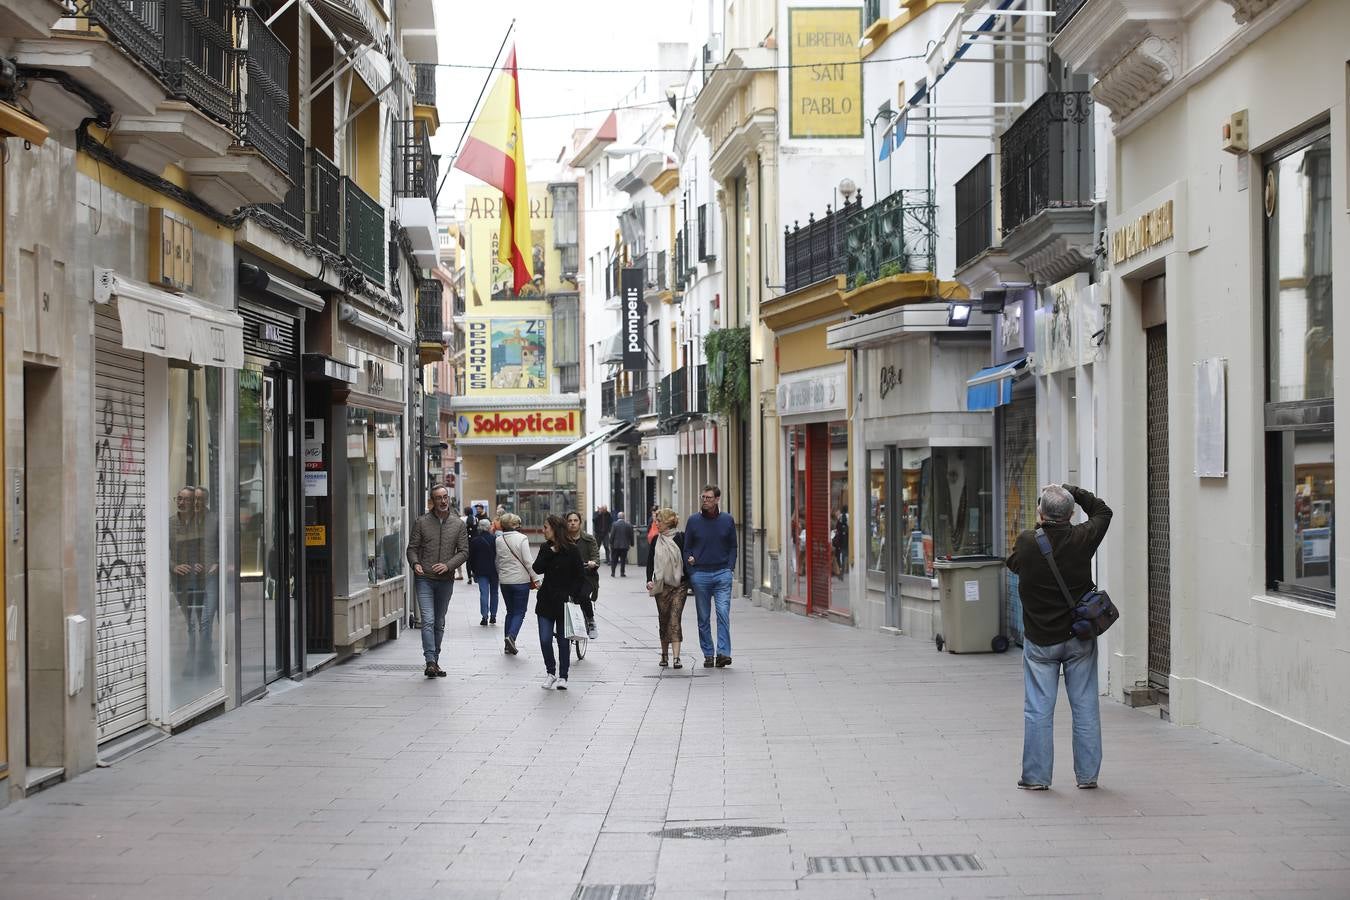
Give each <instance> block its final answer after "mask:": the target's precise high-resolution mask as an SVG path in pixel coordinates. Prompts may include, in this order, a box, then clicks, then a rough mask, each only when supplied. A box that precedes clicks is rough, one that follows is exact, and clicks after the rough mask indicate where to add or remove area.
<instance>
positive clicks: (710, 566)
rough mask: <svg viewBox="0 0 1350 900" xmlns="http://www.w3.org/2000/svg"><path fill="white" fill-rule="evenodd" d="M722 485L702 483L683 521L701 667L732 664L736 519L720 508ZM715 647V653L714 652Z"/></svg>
mask: <svg viewBox="0 0 1350 900" xmlns="http://www.w3.org/2000/svg"><path fill="white" fill-rule="evenodd" d="M721 502H722V489H721V488H720V487H718V486H717V485H715V484H709V485H704V487H703V493H702V494H701V495H700V497H699V506H700V510H699V512H698V513H697V514H696V515H692V516H690V517H689V521H688V522H686V523H685V525H684V552H685V559H686V560H687V561H688V563H689V584H690V586H691V587H692V588H693V589H694V608H695V610H697V612H698V643H699V646H700V648H701V649H702V650H703V668H705V669H711V668H712V667H713V666H714V665H715V666H717V667H718V668H719V669H720V668H722V667H724V666H729V665H731V582H732V575H731V573H732V571H733V570H734V569H735V568H736V520H735V519H733V518H732V517H731V513H725V512H722V510H721V508H720V504H721ZM714 605H715V606H716V607H717V646H716V647H715V648H714V647H713V642H712V623H711V621H710V620H711V618H712V607H713V606H714ZM714 651H718V652H716V654H715V655H714Z"/></svg>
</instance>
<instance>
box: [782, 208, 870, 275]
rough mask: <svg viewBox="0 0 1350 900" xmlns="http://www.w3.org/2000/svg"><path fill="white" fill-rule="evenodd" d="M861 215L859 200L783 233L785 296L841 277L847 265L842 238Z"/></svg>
mask: <svg viewBox="0 0 1350 900" xmlns="http://www.w3.org/2000/svg"><path fill="white" fill-rule="evenodd" d="M861 212H862V197H861V196H859V197H858V199H857V200H856V201H853V202H851V203H850V202H845V203H844V205H843V206H842V207H840V208H839V209H838V210H831V209H830V207H829V206H826V207H825V215H823V216H821V217H820V218H819V219H817V218H816V217H815V213H812V214H811V215H810V216H808V218H807V220H806V225H805V226H801V225H798V224H797V223H796V222H794V223H792V224H793V227H792V228H791V229H788V228H784V229H783V268H784V274H785V287H786V289H787V291H788V293H791V292H792V291H795V290H797V289H798V288H804V287H806V286H807V285H809V284H815V283H816V282H819V281H824V280H825V279H826V278H832V277H834V276H835V275H840V274H843V272H844V271H845V269H846V263H847V258H846V255H845V253H844V234H845V233H846V232H847V230H848V224H849V223H850V222H851V221H853V219H854V218H856V217H857V216H858V215H859V214H861Z"/></svg>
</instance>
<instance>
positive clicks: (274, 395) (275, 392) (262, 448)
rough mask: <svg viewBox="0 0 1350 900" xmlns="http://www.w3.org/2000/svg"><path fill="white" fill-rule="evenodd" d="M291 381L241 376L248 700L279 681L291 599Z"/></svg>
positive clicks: (242, 629) (242, 624)
mask: <svg viewBox="0 0 1350 900" xmlns="http://www.w3.org/2000/svg"><path fill="white" fill-rule="evenodd" d="M289 390H290V385H289V379H288V377H287V376H286V375H284V374H282V373H278V372H272V371H266V372H264V371H263V370H262V369H260V368H256V367H250V368H246V369H244V370H242V371H241V372H240V375H239V489H238V490H239V659H240V679H241V691H242V695H243V696H245V697H247V696H249V695H251V694H254V693H256V692H258V691H260V690H262V688H263V687H264V686H265V685H266V684H267V683H269V682H272V681H275V680H276V679H277V678H280V677H281V676H282V675H283V674H284V670H285V666H286V656H287V654H286V633H287V629H286V627H285V626H286V617H288V616H289V612H288V611H287V610H288V607H289V606H290V605H291V604H290V603H289V602H288V600H289V598H290V597H291V595H292V594H293V592H294V577H293V575H292V573H291V571H290V570H291V554H290V553H289V552H288V547H287V544H286V541H285V535H286V534H288V533H289V529H288V527H287V520H288V510H289V507H290V504H289V502H288V497H289V494H290V478H289V477H288V467H287V460H288V454H287V451H288V449H289V448H288V442H287V441H286V439H285V435H284V434H283V431H284V429H285V427H286V423H287V422H288V421H289V413H288V409H287V407H288V405H289V404H287V403H286V402H285V397H286V392H287V391H289Z"/></svg>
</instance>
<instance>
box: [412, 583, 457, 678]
mask: <svg viewBox="0 0 1350 900" xmlns="http://www.w3.org/2000/svg"><path fill="white" fill-rule="evenodd" d="M454 590H455V583H454V582H453V581H450V580H449V579H447V580H445V581H437V580H433V579H431V578H419V579H417V609H418V610H419V614H420V615H421V618H422V656H423V657H425V658H426V661H427V662H429V663H430V662H440V659H441V638H442V637H443V636H444V635H445V611H446V610H447V609H449V608H450V594H451V593H452V592H453V591H454Z"/></svg>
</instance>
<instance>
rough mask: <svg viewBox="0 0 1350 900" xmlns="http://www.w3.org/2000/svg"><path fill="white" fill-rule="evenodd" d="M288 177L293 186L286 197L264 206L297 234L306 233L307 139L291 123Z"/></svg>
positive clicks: (287, 146) (287, 163)
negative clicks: (278, 201)
mask: <svg viewBox="0 0 1350 900" xmlns="http://www.w3.org/2000/svg"><path fill="white" fill-rule="evenodd" d="M286 177H287V178H289V179H290V180H291V187H290V189H289V190H288V191H286V199H284V200H283V201H282V202H280V203H269V204H266V205H265V206H264V207H263V208H264V209H266V210H267V211H268V212H270V213H271V214H272V215H273V217H275V218H276V220H277V221H279V222H281V223H282V224H283V225H285V226H287V227H288V228H290V229H291V230H292V231H294V232H295V233H296V234H298V235H300V236H301V237H304V235H305V209H306V205H305V197H306V190H305V139H304V137H303V136H302V135H301V134H300V132H298V131H296V130H295V129H294V128H291V127H290V126H289V125H288V126H286Z"/></svg>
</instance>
